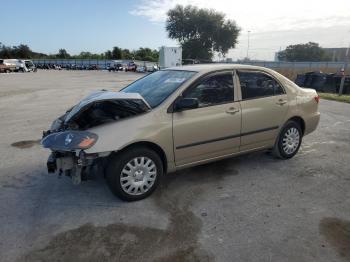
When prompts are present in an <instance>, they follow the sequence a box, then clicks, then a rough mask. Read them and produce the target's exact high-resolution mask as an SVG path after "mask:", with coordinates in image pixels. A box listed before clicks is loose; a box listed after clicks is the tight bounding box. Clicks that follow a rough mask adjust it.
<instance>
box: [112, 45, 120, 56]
mask: <svg viewBox="0 0 350 262" xmlns="http://www.w3.org/2000/svg"><path fill="white" fill-rule="evenodd" d="M112 59H122V50H121V49H120V48H119V47H117V46H115V47H113V50H112Z"/></svg>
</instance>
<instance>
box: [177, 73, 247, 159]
mask: <svg viewBox="0 0 350 262" xmlns="http://www.w3.org/2000/svg"><path fill="white" fill-rule="evenodd" d="M233 83H234V81H233V72H232V71H228V72H220V73H215V74H211V75H209V76H206V77H204V78H202V79H201V80H199V82H197V83H196V84H194V85H192V86H191V87H189V88H188V89H187V90H186V91H185V92H184V93H183V97H186V98H197V99H198V102H199V108H195V109H189V110H185V111H181V112H174V113H173V139H174V152H175V162H176V165H177V166H182V165H186V164H190V163H193V162H198V161H202V160H206V159H210V158H215V157H219V156H222V155H227V154H232V153H234V152H238V150H239V145H240V137H239V136H240V129H241V112H240V104H239V102H235V101H234V97H235V93H236V91H235V86H234V84H233Z"/></svg>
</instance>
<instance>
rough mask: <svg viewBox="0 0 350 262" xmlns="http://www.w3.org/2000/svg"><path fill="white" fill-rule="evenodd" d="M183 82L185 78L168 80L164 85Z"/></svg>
mask: <svg viewBox="0 0 350 262" xmlns="http://www.w3.org/2000/svg"><path fill="white" fill-rule="evenodd" d="M183 81H185V78H168V79H167V80H165V81H164V83H182V82H183Z"/></svg>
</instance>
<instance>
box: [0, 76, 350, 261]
mask: <svg viewBox="0 0 350 262" xmlns="http://www.w3.org/2000/svg"><path fill="white" fill-rule="evenodd" d="M141 76H142V75H141V74H137V73H125V72H118V73H108V72H103V71H88V72H87V71H85V72H82V71H39V72H37V73H28V74H0V112H1V114H0V123H1V128H0V150H1V152H0V225H1V226H0V236H1V237H0V254H1V257H0V260H1V261H14V260H17V261H308V262H309V261H325V262H326V261H327V262H328V261H350V233H349V232H350V190H349V188H350V164H349V163H350V104H345V103H338V102H333V101H325V100H321V102H320V111H321V114H322V115H321V122H320V125H319V127H318V129H317V130H316V132H314V133H312V134H310V135H309V136H306V137H305V138H304V140H303V144H302V147H301V150H300V151H299V153H298V154H297V155H296V156H295V157H294V158H292V159H290V160H284V161H283V160H276V159H274V158H273V157H272V156H271V155H270V154H268V153H264V152H263V153H254V154H249V155H244V156H240V157H237V158H232V159H228V160H224V161H220V162H216V163H213V164H207V165H204V166H200V167H195V168H191V169H187V170H184V171H181V172H178V173H176V174H169V175H167V176H165V177H164V178H163V180H162V182H161V186H160V187H159V188H158V189H157V190H156V192H155V193H154V194H153V195H152V196H151V197H149V198H148V199H145V200H142V201H138V202H133V203H126V202H121V201H120V200H119V199H117V198H115V197H114V196H113V195H112V193H111V192H110V191H109V189H108V188H107V185H106V184H105V181H104V178H103V177H102V176H101V175H100V176H96V177H95V178H94V180H90V181H87V182H84V183H82V184H81V185H79V186H74V185H73V184H72V183H71V181H70V180H69V178H67V177H62V178H58V177H57V175H52V174H47V173H46V160H47V156H48V154H49V152H48V151H47V150H45V149H43V148H41V147H40V145H39V142H38V141H39V139H40V138H41V133H42V131H43V130H45V129H47V128H48V127H49V125H50V124H51V122H52V120H53V119H54V118H56V117H58V116H59V115H61V114H62V113H64V112H65V110H67V109H68V108H69V107H70V106H72V105H74V104H75V103H77V102H78V101H79V100H80V99H81V98H82V97H84V96H85V95H87V94H89V93H90V92H91V91H93V90H100V89H108V90H118V89H120V88H121V87H123V86H125V85H126V84H127V83H129V82H131V81H133V80H135V79H137V78H139V77H141Z"/></svg>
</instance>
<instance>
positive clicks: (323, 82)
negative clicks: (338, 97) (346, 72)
mask: <svg viewBox="0 0 350 262" xmlns="http://www.w3.org/2000/svg"><path fill="white" fill-rule="evenodd" d="M341 78H342V76H341V75H339V74H327V73H322V72H308V73H305V74H298V75H297V78H296V80H295V83H296V84H297V85H298V86H301V87H309V88H313V89H315V90H316V91H318V92H325V93H338V92H339V87H340V81H341ZM343 94H350V76H346V77H345V83H344V89H343Z"/></svg>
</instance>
